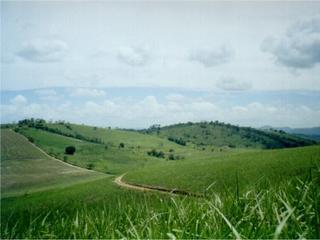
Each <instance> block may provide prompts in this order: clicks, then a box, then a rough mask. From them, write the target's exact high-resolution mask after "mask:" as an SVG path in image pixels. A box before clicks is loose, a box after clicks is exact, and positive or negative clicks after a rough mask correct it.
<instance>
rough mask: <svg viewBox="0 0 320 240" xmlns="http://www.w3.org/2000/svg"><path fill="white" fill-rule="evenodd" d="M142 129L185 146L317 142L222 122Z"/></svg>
mask: <svg viewBox="0 0 320 240" xmlns="http://www.w3.org/2000/svg"><path fill="white" fill-rule="evenodd" d="M141 132H144V133H147V134H151V135H156V136H160V137H163V138H167V139H169V140H170V141H174V142H176V143H178V144H181V145H186V143H192V144H196V145H198V146H207V145H214V146H220V147H221V146H229V147H231V148H233V147H242V148H243V147H248V148H267V149H272V148H285V147H299V146H307V145H312V144H315V141H313V140H308V139H304V138H300V137H298V136H293V135H290V134H286V133H285V132H284V131H281V130H280V131H277V130H272V131H271V130H269V131H262V130H257V129H254V128H250V127H238V126H234V125H231V124H225V123H221V122H218V121H215V122H200V123H191V122H189V123H181V124H175V125H170V126H167V127H162V128H160V126H159V125H156V127H155V126H154V125H153V126H151V127H150V128H149V129H147V130H142V131H141Z"/></svg>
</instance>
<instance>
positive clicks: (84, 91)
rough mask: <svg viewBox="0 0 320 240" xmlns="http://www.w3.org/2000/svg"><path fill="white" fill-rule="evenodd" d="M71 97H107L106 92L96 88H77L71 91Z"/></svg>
mask: <svg viewBox="0 0 320 240" xmlns="http://www.w3.org/2000/svg"><path fill="white" fill-rule="evenodd" d="M71 96H76V97H93V98H96V97H105V96H106V92H105V91H104V90H99V89H94V88H75V89H72V90H71Z"/></svg>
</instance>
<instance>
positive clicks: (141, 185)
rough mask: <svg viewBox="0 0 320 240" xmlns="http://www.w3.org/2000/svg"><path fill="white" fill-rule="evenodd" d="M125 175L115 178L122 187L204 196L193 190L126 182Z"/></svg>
mask: <svg viewBox="0 0 320 240" xmlns="http://www.w3.org/2000/svg"><path fill="white" fill-rule="evenodd" d="M124 175H126V173H125V174H122V175H121V176H118V177H116V178H115V180H114V182H115V183H116V184H117V185H118V186H120V187H124V188H129V189H133V190H137V191H143V192H146V191H153V192H160V193H166V194H173V195H182V196H192V197H204V195H203V194H201V193H193V192H188V191H184V190H179V189H169V188H164V187H160V186H151V185H144V184H132V183H126V182H124V181H123V180H122V178H123V177H124Z"/></svg>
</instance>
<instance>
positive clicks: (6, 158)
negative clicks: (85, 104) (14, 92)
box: [0, 122, 320, 239]
mask: <svg viewBox="0 0 320 240" xmlns="http://www.w3.org/2000/svg"><path fill="white" fill-rule="evenodd" d="M39 124H40V125H41V126H39ZM10 127H12V128H14V129H15V130H16V131H17V132H19V133H21V134H23V135H25V136H26V137H28V139H29V141H32V142H34V143H35V144H36V145H37V146H39V147H41V149H43V150H45V151H46V152H48V153H50V154H51V155H53V156H56V157H57V158H60V159H62V160H64V161H66V162H68V163H72V164H75V165H78V166H83V167H85V168H93V169H95V170H98V171H102V172H110V173H113V174H122V173H125V172H127V174H126V175H125V177H124V179H125V181H127V182H132V183H134V184H150V185H153V186H161V187H168V188H178V189H183V190H190V191H193V192H201V193H205V197H204V198H195V197H186V196H184V197H182V196H175V195H167V194H162V193H157V192H139V191H135V190H129V189H126V188H122V187H120V186H118V185H116V183H114V182H113V180H114V177H113V176H112V175H104V174H103V175H99V174H98V173H94V172H92V171H87V170H82V171H84V172H90V173H92V174H98V175H95V176H93V177H92V178H91V177H86V176H81V181H83V182H81V183H80V182H77V181H75V180H74V179H73V178H71V177H69V176H70V175H69V174H72V173H74V169H79V168H77V167H74V166H69V165H65V164H64V163H62V162H61V161H57V160H52V159H51V158H50V157H48V156H47V155H45V154H43V153H42V152H41V151H38V149H37V148H36V147H34V146H33V145H32V144H31V143H30V142H28V140H26V139H25V138H23V137H22V136H21V135H20V134H17V133H14V132H13V131H11V130H2V132H1V137H2V141H1V158H3V160H2V161H1V169H2V170H3V169H6V171H8V169H9V170H10V171H12V173H13V174H11V175H10V174H8V172H7V173H5V175H6V176H7V179H5V180H3V179H2V183H3V182H9V179H14V180H17V179H18V180H19V181H20V183H21V182H23V183H25V182H27V183H28V186H23V187H24V188H23V190H24V193H25V192H26V189H28V191H29V189H36V190H37V191H39V190H43V191H40V192H36V193H32V192H31V191H30V193H29V194H24V195H20V196H10V195H3V196H2V199H1V219H2V221H1V222H0V229H1V238H3V239H7V238H8V239H11V238H13V239H21V238H30V239H34V238H37V239H44V238H58V239H69V238H80V239H96V238H105V239H110V238H112V239H119V238H136V239H140V238H143V239H147V238H148V239H164V238H166V239H167V238H172V239H175V238H179V239H204V238H218V239H228V238H232V239H234V238H257V239H258V238H259V239H261V238H268V239H269V238H275V239H278V238H288V239H293V238H302V237H303V238H319V236H320V232H319V231H318V229H319V228H318V226H319V221H318V220H319V216H320V211H319V207H318V203H319V201H320V191H319V184H318V181H319V177H320V176H319V165H320V163H319V158H320V156H319V155H320V149H319V146H310V147H300V148H292V149H279V150H261V149H255V150H254V149H240V148H230V147H216V146H201V147H199V146H196V145H194V144H190V143H188V144H187V145H186V146H183V145H180V144H177V143H175V142H173V141H169V140H167V139H166V138H159V137H158V136H150V135H148V134H142V133H137V132H132V131H123V130H113V129H105V128H95V127H90V126H83V125H75V124H66V123H56V124H46V123H45V124H43V123H40V122H36V123H35V122H34V123H33V125H29V124H28V123H26V124H20V126H18V125H11V126H10ZM70 128H71V129H70ZM2 133H4V134H2ZM8 134H9V135H8ZM67 135H68V136H67ZM3 139H5V140H3ZM15 143H17V144H15ZM121 143H122V144H123V145H121ZM69 145H72V146H75V148H76V152H75V153H74V154H73V155H67V154H65V147H66V146H69ZM153 149H155V150H156V152H157V153H159V151H162V152H163V153H164V157H163V158H162V157H161V156H160V157H159V156H154V155H150V154H148V152H150V151H151V150H153ZM203 149H204V150H203ZM169 154H174V155H179V156H181V158H179V159H175V161H171V160H169V158H168V156H169ZM160 155H161V154H160ZM38 158H40V160H41V161H39V162H33V163H31V164H30V165H27V164H26V163H27V162H29V161H31V160H39V159H38ZM15 159H18V160H15ZM13 160H15V161H16V162H17V164H11V165H9V163H12V162H13ZM52 163H54V166H53V165H52ZM4 164H7V165H6V166H7V168H4V167H3V166H5V165H4ZM37 164H38V165H37ZM60 164H61V165H60ZM66 166H68V167H70V168H71V169H68V171H66V169H65V167H66ZM54 167H55V169H59V170H57V171H54V170H53V169H54ZM9 173H10V172H9ZM42 173H48V174H47V175H49V176H50V177H48V178H46V177H45V176H44V175H43V174H42ZM63 173H64V174H66V175H68V178H64V177H63V176H62V174H63ZM2 175H3V174H2ZM18 176H19V177H21V178H18ZM101 176H102V179H97V180H95V181H91V180H93V179H96V178H100V177H101ZM29 179H33V180H34V181H31V182H28V181H29ZM50 179H52V180H50ZM77 179H78V178H77ZM74 183H79V184H74ZM55 184H56V185H55ZM67 184H71V186H66V185H67ZM48 186H49V187H50V188H53V186H55V188H53V189H49V190H47V188H48ZM59 186H64V187H63V188H60V187H59ZM56 187H59V188H56ZM14 190H15V189H14V185H8V187H7V188H6V189H4V190H3V192H2V193H9V192H10V191H14ZM20 193H23V191H20ZM3 219H5V220H3Z"/></svg>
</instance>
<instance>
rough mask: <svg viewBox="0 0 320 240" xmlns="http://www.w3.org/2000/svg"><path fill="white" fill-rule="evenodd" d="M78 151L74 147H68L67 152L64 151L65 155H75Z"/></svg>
mask: <svg viewBox="0 0 320 240" xmlns="http://www.w3.org/2000/svg"><path fill="white" fill-rule="evenodd" d="M75 151H76V148H75V147H74V146H68V147H66V150H65V151H64V152H65V154H70V155H73V154H74V153H75Z"/></svg>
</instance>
